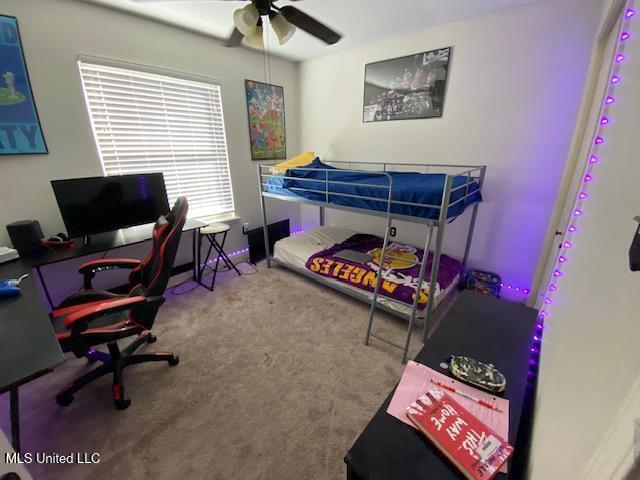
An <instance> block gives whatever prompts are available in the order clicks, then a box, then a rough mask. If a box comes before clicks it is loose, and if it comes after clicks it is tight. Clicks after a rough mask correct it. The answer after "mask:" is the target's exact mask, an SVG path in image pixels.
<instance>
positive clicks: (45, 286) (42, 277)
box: [36, 267, 54, 310]
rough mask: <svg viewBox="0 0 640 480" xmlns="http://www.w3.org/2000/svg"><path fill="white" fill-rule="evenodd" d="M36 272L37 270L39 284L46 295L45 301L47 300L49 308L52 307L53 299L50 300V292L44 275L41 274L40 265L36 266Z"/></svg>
mask: <svg viewBox="0 0 640 480" xmlns="http://www.w3.org/2000/svg"><path fill="white" fill-rule="evenodd" d="M36 272H38V278H39V279H40V285H42V289H43V290H44V294H45V296H46V297H47V301H48V302H49V306H50V307H51V309H52V310H53V309H54V306H53V301H52V300H51V294H50V293H49V289H48V288H47V284H46V282H45V281H44V275H42V270H40V267H36Z"/></svg>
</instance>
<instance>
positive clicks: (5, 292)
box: [0, 281, 20, 298]
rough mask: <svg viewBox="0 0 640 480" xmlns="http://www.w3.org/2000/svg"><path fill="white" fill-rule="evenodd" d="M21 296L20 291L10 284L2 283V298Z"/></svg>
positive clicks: (0, 284)
mask: <svg viewBox="0 0 640 480" xmlns="http://www.w3.org/2000/svg"><path fill="white" fill-rule="evenodd" d="M16 295H20V289H19V288H18V287H15V286H13V285H11V284H10V283H9V282H6V281H5V282H0V298H6V297H15V296H16Z"/></svg>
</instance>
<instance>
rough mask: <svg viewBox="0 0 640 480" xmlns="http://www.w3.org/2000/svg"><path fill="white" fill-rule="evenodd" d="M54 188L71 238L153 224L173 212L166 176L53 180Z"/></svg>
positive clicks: (152, 174)
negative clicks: (170, 206) (165, 182)
mask: <svg viewBox="0 0 640 480" xmlns="http://www.w3.org/2000/svg"><path fill="white" fill-rule="evenodd" d="M51 186H52V187H53V192H54V194H55V196H56V199H57V201H58V207H59V208H60V213H61V214H62V219H63V220H64V224H65V227H66V229H67V234H68V235H69V237H71V238H76V237H83V236H84V237H86V236H89V235H94V234H97V233H103V232H109V231H112V230H117V229H119V228H125V227H131V226H134V225H143V224H145V223H152V222H155V221H156V220H157V219H158V217H159V216H160V215H165V214H167V213H168V212H169V201H168V200H167V191H166V188H165V185H164V177H163V175H162V173H143V174H136V175H116V176H111V177H89V178H72V179H68V180H53V181H52V182H51Z"/></svg>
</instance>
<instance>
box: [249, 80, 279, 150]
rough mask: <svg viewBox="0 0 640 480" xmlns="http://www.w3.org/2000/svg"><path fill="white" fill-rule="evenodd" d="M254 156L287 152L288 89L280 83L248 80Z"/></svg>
mask: <svg viewBox="0 0 640 480" xmlns="http://www.w3.org/2000/svg"><path fill="white" fill-rule="evenodd" d="M245 89H246V92H247V112H248V116H249V137H250V139H251V159H252V160H274V159H282V158H286V156H287V142H286V133H285V121H284V89H283V88H282V87H279V86H277V85H269V84H268V83H262V82H256V81H254V80H245Z"/></svg>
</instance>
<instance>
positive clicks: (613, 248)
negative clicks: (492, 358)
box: [531, 16, 640, 480]
mask: <svg viewBox="0 0 640 480" xmlns="http://www.w3.org/2000/svg"><path fill="white" fill-rule="evenodd" d="M629 30H630V31H631V33H632V37H631V40H629V41H628V42H627V43H626V45H625V48H626V50H625V53H626V55H627V58H628V60H627V61H626V62H625V63H624V64H623V66H622V70H621V74H620V75H621V78H622V79H623V82H622V83H621V84H620V85H619V86H618V87H617V88H616V89H615V94H614V96H615V97H616V98H617V99H618V101H617V103H615V104H614V105H613V106H612V108H611V109H610V112H609V114H608V116H609V117H610V119H611V123H610V125H609V126H608V127H607V128H606V130H605V133H604V136H605V138H606V143H605V144H603V146H602V148H601V151H600V158H601V163H600V164H599V165H598V166H597V168H596V169H595V170H594V174H593V177H594V181H592V182H591V183H590V185H589V187H588V194H589V195H590V198H589V200H588V201H587V202H586V203H585V204H584V206H583V210H584V212H585V215H584V216H583V217H582V218H581V219H580V221H579V223H578V228H579V231H578V233H577V234H576V236H575V237H574V240H573V244H574V246H573V247H572V248H571V249H570V251H569V253H568V255H567V257H568V258H569V261H568V262H567V263H566V264H565V267H564V269H563V270H564V275H563V277H562V278H561V279H560V280H559V281H558V282H557V285H558V291H557V292H556V293H555V294H554V297H553V302H554V303H553V305H551V306H550V307H549V309H548V310H549V314H550V316H549V318H548V320H547V321H546V324H547V330H546V331H545V334H544V343H543V346H542V361H541V370H540V377H539V387H538V400H537V412H536V417H535V430H534V437H533V441H534V443H533V450H532V456H531V459H532V461H531V473H532V475H531V478H532V479H534V480H538V479H547V478H580V479H589V480H590V479H594V480H596V479H598V480H599V479H605V478H606V479H618V478H622V475H623V474H624V469H623V468H619V467H621V466H623V465H624V466H625V467H628V466H629V463H630V457H631V455H630V450H631V445H632V441H633V419H634V418H638V417H640V402H638V392H640V386H639V385H640V375H639V373H638V372H639V371H640V354H639V352H640V349H639V348H638V342H639V339H640V322H639V321H638V320H639V317H638V301H637V299H638V294H639V292H640V273H638V272H635V273H634V272H631V271H629V267H628V255H627V252H628V249H629V244H630V242H631V239H632V237H633V233H634V231H635V228H636V227H637V224H636V223H635V222H634V221H633V217H634V215H638V214H640V198H639V196H638V194H639V190H638V178H640V162H639V161H638V147H639V145H638V111H640V91H638V88H637V85H639V84H640V19H638V18H637V16H636V17H635V19H634V20H633V22H632V23H631V28H630V29H629ZM602 98H603V97H602V91H600V92H598V98H597V99H596V100H595V101H596V102H599V101H601V100H602ZM594 121H595V118H592V122H591V127H590V128H592V126H593V124H594ZM632 478H636V477H632Z"/></svg>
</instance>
